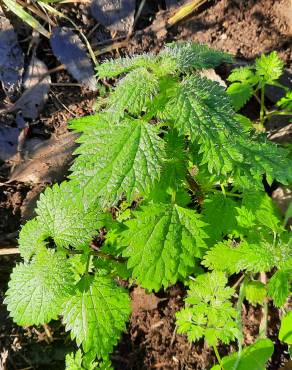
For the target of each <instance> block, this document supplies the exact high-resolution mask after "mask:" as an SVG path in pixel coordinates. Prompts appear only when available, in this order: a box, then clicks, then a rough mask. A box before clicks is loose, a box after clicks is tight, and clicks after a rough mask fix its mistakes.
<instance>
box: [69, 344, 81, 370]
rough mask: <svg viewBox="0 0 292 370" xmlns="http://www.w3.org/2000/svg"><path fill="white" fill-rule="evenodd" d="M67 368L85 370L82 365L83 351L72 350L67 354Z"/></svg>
mask: <svg viewBox="0 0 292 370" xmlns="http://www.w3.org/2000/svg"><path fill="white" fill-rule="evenodd" d="M66 370H84V367H83V366H82V352H81V350H80V349H79V350H78V351H77V352H75V353H74V352H71V353H68V354H67V355H66Z"/></svg>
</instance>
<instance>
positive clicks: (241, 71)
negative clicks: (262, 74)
mask: <svg viewBox="0 0 292 370" xmlns="http://www.w3.org/2000/svg"><path fill="white" fill-rule="evenodd" d="M227 80H228V81H230V82H243V83H246V84H249V85H250V86H253V85H255V84H256V83H257V82H258V77H257V76H256V75H255V74H254V72H253V70H252V67H249V66H247V67H239V68H234V69H233V70H232V72H231V73H230V75H229V76H228V78H227Z"/></svg>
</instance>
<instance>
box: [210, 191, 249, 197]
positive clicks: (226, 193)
mask: <svg viewBox="0 0 292 370" xmlns="http://www.w3.org/2000/svg"><path fill="white" fill-rule="evenodd" d="M212 191H213V192H215V193H223V191H221V190H218V189H212ZM223 194H224V195H227V196H229V197H235V198H242V195H241V194H236V193H231V192H230V191H226V190H224V193H223Z"/></svg>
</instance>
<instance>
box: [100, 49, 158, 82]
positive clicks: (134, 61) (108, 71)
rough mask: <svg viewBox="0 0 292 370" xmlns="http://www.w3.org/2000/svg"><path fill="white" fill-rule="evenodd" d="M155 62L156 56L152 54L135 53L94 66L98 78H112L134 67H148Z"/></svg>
mask: <svg viewBox="0 0 292 370" xmlns="http://www.w3.org/2000/svg"><path fill="white" fill-rule="evenodd" d="M155 62H156V57H155V56H154V55H152V54H142V55H135V56H134V57H125V58H117V59H109V60H106V61H105V62H103V63H101V64H99V65H98V66H97V67H96V71H97V75H98V77H99V78H106V77H107V78H112V77H116V76H119V75H120V74H122V73H126V72H130V71H132V70H134V69H136V68H141V67H145V68H149V66H153V65H155V64H156V63H155Z"/></svg>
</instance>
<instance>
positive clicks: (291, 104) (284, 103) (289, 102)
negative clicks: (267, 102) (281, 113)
mask: <svg viewBox="0 0 292 370" xmlns="http://www.w3.org/2000/svg"><path fill="white" fill-rule="evenodd" d="M276 105H277V106H278V107H280V108H282V109H286V110H288V111H290V113H291V114H292V91H288V92H287V93H286V95H285V96H283V97H282V98H281V99H280V100H279V101H277V103H276Z"/></svg>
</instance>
